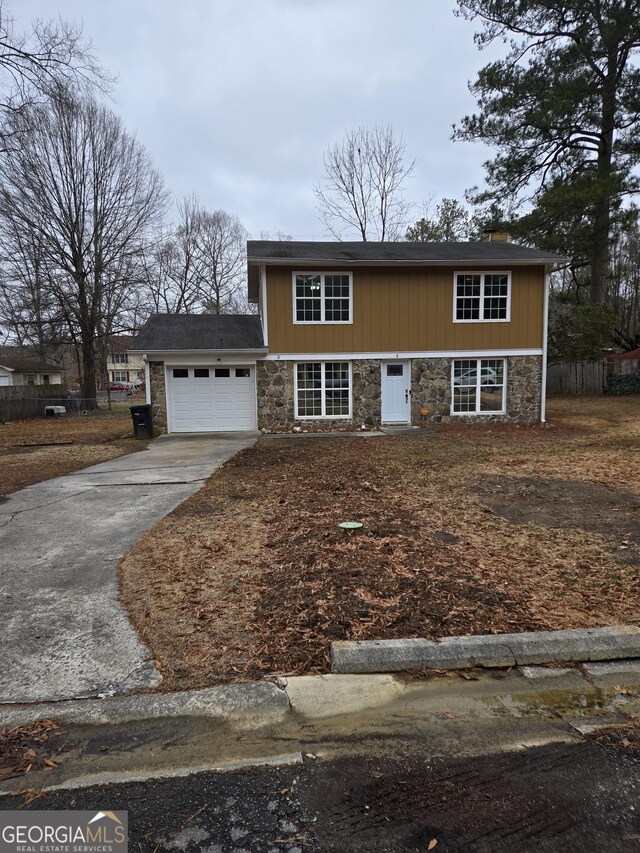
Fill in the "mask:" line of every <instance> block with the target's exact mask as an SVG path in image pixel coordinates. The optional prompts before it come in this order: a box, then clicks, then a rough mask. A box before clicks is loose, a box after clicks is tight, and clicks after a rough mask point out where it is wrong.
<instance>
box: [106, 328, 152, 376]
mask: <svg viewBox="0 0 640 853" xmlns="http://www.w3.org/2000/svg"><path fill="white" fill-rule="evenodd" d="M132 341H133V337H132V336H131V335H114V336H113V337H111V338H109V351H108V356H107V373H108V375H109V382H133V383H136V384H137V383H139V382H141V381H142V380H144V361H143V359H142V356H141V355H134V354H132V353H129V352H127V350H128V349H129V347H130V346H131V342H132Z"/></svg>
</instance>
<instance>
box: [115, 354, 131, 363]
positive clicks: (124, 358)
mask: <svg viewBox="0 0 640 853" xmlns="http://www.w3.org/2000/svg"><path fill="white" fill-rule="evenodd" d="M113 363H114V364H129V356H128V355H127V354H126V352H116V353H114V356H113Z"/></svg>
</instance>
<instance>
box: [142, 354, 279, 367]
mask: <svg viewBox="0 0 640 853" xmlns="http://www.w3.org/2000/svg"><path fill="white" fill-rule="evenodd" d="M155 360H157V361H163V362H164V364H165V367H166V366H167V365H169V366H171V367H220V366H221V365H230V364H231V365H247V366H252V365H255V363H256V357H255V355H254V356H251V355H247V354H239V355H235V354H234V355H222V354H219V353H209V352H207V353H202V352H201V353H200V354H199V355H185V354H184V353H180V354H176V353H165V354H164V355H161V356H158V357H157V359H156V357H155V356H154V357H153V358H151V361H155ZM260 361H262V359H260Z"/></svg>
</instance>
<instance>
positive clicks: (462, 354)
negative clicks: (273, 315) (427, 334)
mask: <svg viewBox="0 0 640 853" xmlns="http://www.w3.org/2000/svg"><path fill="white" fill-rule="evenodd" d="M542 354H543V350H542V347H534V348H529V349H472V350H433V351H431V352H424V351H423V352H403V351H402V350H398V352H329V353H326V352H303V353H299V352H283V353H270V354H269V355H267V356H266V357H265V359H264V361H353V359H363V360H366V359H378V358H379V359H382V360H383V361H387V360H390V359H391V360H393V359H403V358H507V357H508V356H514V355H542Z"/></svg>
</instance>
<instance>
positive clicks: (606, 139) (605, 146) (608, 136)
mask: <svg viewBox="0 0 640 853" xmlns="http://www.w3.org/2000/svg"><path fill="white" fill-rule="evenodd" d="M616 66H617V53H612V54H611V55H610V56H609V62H608V71H607V79H606V80H605V81H604V83H603V89H602V119H601V124H600V143H599V146H598V161H597V171H596V174H597V180H598V183H599V184H600V186H601V187H602V195H601V196H600V198H599V199H598V201H597V202H596V204H595V210H594V214H593V230H592V239H593V244H592V254H591V286H590V288H589V299H590V301H591V302H594V303H602V302H604V301H605V298H606V281H607V273H608V271H609V231H610V229H611V180H612V177H613V174H612V172H613V170H612V166H611V164H612V159H613V134H614V127H615V117H616V70H617V69H616Z"/></svg>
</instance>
